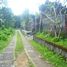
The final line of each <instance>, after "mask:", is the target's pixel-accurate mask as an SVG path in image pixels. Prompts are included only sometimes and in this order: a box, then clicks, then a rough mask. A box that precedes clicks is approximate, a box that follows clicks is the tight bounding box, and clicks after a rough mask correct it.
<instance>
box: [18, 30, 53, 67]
mask: <svg viewBox="0 0 67 67" xmlns="http://www.w3.org/2000/svg"><path fill="white" fill-rule="evenodd" d="M19 32H20V31H19ZM20 35H21V37H22V41H23V44H24V48H25V51H26V53H27V55H28V56H29V57H30V58H31V61H32V62H33V63H34V64H35V67H52V65H51V64H49V63H48V62H47V61H44V60H43V59H42V58H41V57H40V54H39V53H37V52H36V51H35V50H34V49H33V47H32V46H31V45H30V43H29V42H28V40H27V38H25V37H24V36H22V34H21V32H20Z"/></svg>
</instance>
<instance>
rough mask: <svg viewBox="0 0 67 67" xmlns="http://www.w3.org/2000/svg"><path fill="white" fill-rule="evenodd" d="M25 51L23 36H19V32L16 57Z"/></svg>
mask: <svg viewBox="0 0 67 67" xmlns="http://www.w3.org/2000/svg"><path fill="white" fill-rule="evenodd" d="M23 50H24V47H23V43H22V38H21V35H20V34H19V32H18V31H17V41H16V48H15V56H16V57H17V55H18V54H20V53H21V52H23Z"/></svg>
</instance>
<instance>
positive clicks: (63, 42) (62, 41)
mask: <svg viewBox="0 0 67 67" xmlns="http://www.w3.org/2000/svg"><path fill="white" fill-rule="evenodd" d="M36 37H38V38H41V39H43V40H47V41H48V42H52V43H55V44H56V45H61V46H63V47H65V48H67V39H59V41H57V42H54V41H53V39H54V38H55V37H51V36H50V35H49V34H42V33H40V34H36ZM55 40H56V39H55Z"/></svg>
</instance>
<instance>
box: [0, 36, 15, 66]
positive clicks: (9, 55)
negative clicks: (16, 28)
mask: <svg viewBox="0 0 67 67" xmlns="http://www.w3.org/2000/svg"><path fill="white" fill-rule="evenodd" d="M15 45H16V36H14V37H13V39H12V40H11V42H10V44H9V45H8V47H6V49H5V51H4V52H3V53H2V54H0V67H13V63H14V54H15V53H14V51H15Z"/></svg>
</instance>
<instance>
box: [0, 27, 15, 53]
mask: <svg viewBox="0 0 67 67" xmlns="http://www.w3.org/2000/svg"><path fill="white" fill-rule="evenodd" d="M13 34H14V30H13V29H11V28H8V29H7V28H4V29H0V52H2V51H3V49H4V48H5V47H6V46H8V43H9V42H10V40H11V39H12V36H13Z"/></svg>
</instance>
